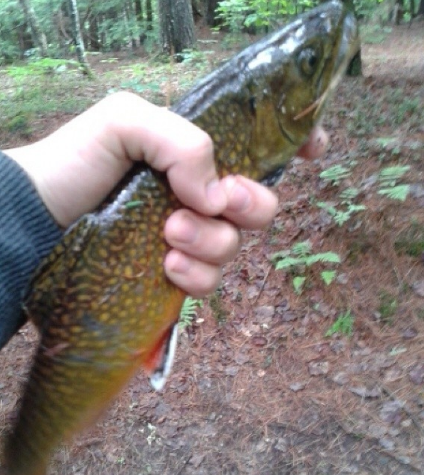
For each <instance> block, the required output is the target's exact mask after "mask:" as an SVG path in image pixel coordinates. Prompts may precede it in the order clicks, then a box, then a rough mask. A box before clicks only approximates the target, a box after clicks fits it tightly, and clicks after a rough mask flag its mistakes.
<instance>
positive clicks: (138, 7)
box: [134, 0, 146, 45]
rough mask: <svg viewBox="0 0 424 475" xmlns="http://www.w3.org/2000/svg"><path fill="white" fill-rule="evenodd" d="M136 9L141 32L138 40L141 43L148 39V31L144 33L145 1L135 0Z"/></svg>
mask: <svg viewBox="0 0 424 475" xmlns="http://www.w3.org/2000/svg"><path fill="white" fill-rule="evenodd" d="M134 11H135V17H136V19H137V25H138V28H139V31H140V34H139V36H138V41H139V42H140V45H142V44H143V43H144V40H145V39H146V33H144V31H143V30H144V15H143V2H142V0H134Z"/></svg>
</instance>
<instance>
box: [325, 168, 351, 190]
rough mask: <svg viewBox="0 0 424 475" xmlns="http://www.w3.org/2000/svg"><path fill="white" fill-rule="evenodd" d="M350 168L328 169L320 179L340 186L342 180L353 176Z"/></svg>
mask: <svg viewBox="0 0 424 475" xmlns="http://www.w3.org/2000/svg"><path fill="white" fill-rule="evenodd" d="M351 173H352V172H351V170H350V168H347V167H344V166H343V165H333V166H332V167H330V168H327V169H326V170H324V171H323V172H321V173H320V174H319V176H320V178H321V179H322V180H324V181H328V182H330V183H331V184H332V185H335V186H337V185H339V184H340V182H341V181H342V180H344V179H345V178H348V177H349V176H350V175H351Z"/></svg>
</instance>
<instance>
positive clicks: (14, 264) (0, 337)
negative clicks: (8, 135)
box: [0, 152, 62, 348]
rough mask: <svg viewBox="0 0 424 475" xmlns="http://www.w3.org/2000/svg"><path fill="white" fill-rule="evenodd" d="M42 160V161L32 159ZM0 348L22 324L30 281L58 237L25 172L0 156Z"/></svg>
mask: <svg viewBox="0 0 424 475" xmlns="http://www.w3.org/2000/svg"><path fill="white" fill-rule="evenodd" d="M37 158H40V159H42V157H34V160H37ZM0 190H1V191H0V348H1V347H2V346H4V345H5V344H6V343H7V341H8V340H9V339H10V338H11V336H12V335H13V334H14V333H15V332H16V331H17V330H18V329H19V327H20V326H21V325H22V324H23V323H24V322H25V317H24V315H23V312H22V299H23V297H24V295H25V292H26V290H27V288H28V285H29V283H30V280H31V277H32V275H33V274H34V272H35V270H36V268H37V267H38V265H39V264H40V262H41V260H42V259H43V257H45V256H46V255H47V254H49V252H50V251H51V250H52V248H53V247H54V246H55V245H56V244H57V242H58V241H59V240H60V238H61V236H62V231H61V229H60V228H59V226H58V225H57V224H56V222H55V221H54V219H53V217H52V216H51V214H50V213H49V211H48V210H47V208H46V207H45V205H44V203H43V201H42V200H41V198H40V196H39V194H38V193H37V191H36V189H35V187H34V185H33V184H32V182H31V180H30V178H29V177H28V175H27V174H26V173H25V171H24V170H23V169H22V168H21V167H20V166H19V165H18V164H17V163H16V162H15V161H14V160H11V159H10V158H9V157H7V156H6V155H4V154H3V153H2V152H0Z"/></svg>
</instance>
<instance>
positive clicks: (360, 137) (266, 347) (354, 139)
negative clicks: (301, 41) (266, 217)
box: [0, 22, 424, 475]
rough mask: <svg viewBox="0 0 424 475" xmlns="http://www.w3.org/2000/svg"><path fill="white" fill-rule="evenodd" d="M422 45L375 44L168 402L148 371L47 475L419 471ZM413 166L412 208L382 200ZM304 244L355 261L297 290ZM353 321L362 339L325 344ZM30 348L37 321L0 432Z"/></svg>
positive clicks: (212, 310)
mask: <svg viewBox="0 0 424 475" xmlns="http://www.w3.org/2000/svg"><path fill="white" fill-rule="evenodd" d="M423 45H424V28H423V23H422V22H421V23H416V24H413V25H412V27H411V28H408V26H400V27H396V28H394V29H393V31H392V33H391V34H389V36H388V37H387V38H386V40H385V41H384V42H383V43H380V44H368V45H364V47H363V50H362V54H363V63H364V77H363V78H360V79H351V78H346V79H345V80H344V81H343V84H342V85H341V87H340V88H339V90H338V93H337V97H336V98H335V99H334V101H333V104H332V106H331V107H330V108H329V109H330V110H329V111H328V113H327V119H326V121H325V126H326V128H327V130H328V131H329V132H330V135H331V147H330V149H329V151H328V153H327V154H326V155H325V157H323V158H322V159H320V160H316V161H313V162H305V161H303V160H301V159H298V158H297V159H294V160H293V162H292V164H291V165H290V167H289V168H288V170H287V172H286V174H285V178H284V180H283V182H282V183H281V184H280V185H279V187H278V195H279V198H280V209H279V214H278V217H277V218H276V219H275V222H274V225H273V227H272V228H271V229H269V230H268V231H266V232H246V233H244V239H243V241H244V245H243V249H242V252H241V254H240V256H239V257H238V258H237V259H236V261H235V262H234V263H232V264H231V265H229V266H227V267H226V268H225V273H224V282H223V285H222V287H221V289H220V290H219V292H218V293H217V294H216V295H215V296H213V297H212V298H210V299H209V300H207V301H205V306H204V308H203V309H201V310H199V312H198V315H197V319H196V321H195V323H194V325H193V326H192V327H190V328H188V329H187V330H185V331H184V332H183V333H182V335H181V338H180V344H179V348H178V355H177V360H176V363H175V367H174V370H173V373H172V375H171V377H170V379H169V382H168V384H167V386H166V387H165V390H164V392H163V393H160V394H156V393H154V392H153V391H152V389H151V388H150V386H149V384H148V382H147V380H146V378H145V377H144V375H143V374H140V375H138V376H137V377H136V378H135V379H134V380H133V381H132V382H131V384H130V385H129V387H128V388H127V389H126V390H125V391H124V393H123V394H122V395H121V396H120V397H119V398H118V399H117V401H116V402H115V403H114V404H113V406H112V407H111V408H110V409H109V410H108V412H107V414H106V415H105V417H104V418H103V419H102V420H101V421H100V422H99V423H98V424H97V425H96V426H95V427H94V428H92V429H90V430H89V431H88V432H87V433H85V434H84V435H81V436H79V437H78V438H77V439H76V440H75V443H74V444H73V445H67V446H65V447H62V448H61V449H60V450H59V451H58V453H57V454H56V455H55V458H54V461H53V464H52V469H51V475H59V474H60V475H71V474H72V475H98V474H102V473H103V474H107V475H123V474H125V475H145V474H163V475H171V474H172V475H194V474H196V475H217V474H223V475H224V474H225V475H238V474H240V475H241V474H246V475H259V474H261V475H285V474H291V475H318V474H320V475H321V474H322V475H333V474H334V475H336V474H337V475H338V474H358V475H370V474H378V475H386V474H387V475H389V474H393V475H412V474H423V473H424V449H423V439H424V427H423V423H424V339H423V336H424V184H423V183H424V180H423V178H424V161H423V157H424V121H423V119H424V115H423V114H422V109H423V106H424V86H423V82H424V59H423V58H424V56H423V53H422V49H423ZM417 104H418V105H417ZM57 122H58V121H57V118H55V117H53V118H52V117H50V118H46V122H45V126H44V128H43V130H44V131H47V130H51V129H52V127H53V126H56V125H57ZM335 164H342V165H344V166H349V167H351V169H352V172H351V174H350V175H349V176H348V177H347V178H344V179H342V180H341V182H340V183H339V184H338V185H337V186H335V185H332V184H329V183H328V182H325V181H324V180H323V179H321V178H320V177H319V174H320V173H321V172H322V170H324V169H327V168H328V167H330V166H332V165H335ZM406 164H407V165H409V166H410V170H409V171H408V172H407V174H406V175H405V177H403V178H402V182H403V183H408V184H410V193H409V196H408V198H407V199H406V201H405V202H399V201H395V200H390V199H388V198H385V197H384V196H382V195H379V194H378V193H377V190H378V178H377V172H378V170H380V169H381V168H382V166H384V167H388V166H393V165H406ZM353 186H354V187H356V188H357V189H358V190H359V194H358V196H357V197H356V199H355V202H357V203H360V204H363V205H365V206H366V210H365V211H363V212H360V213H357V214H355V215H354V216H353V217H352V218H351V219H350V220H349V221H348V222H347V223H346V224H345V225H344V226H341V227H339V226H338V225H336V224H335V223H334V221H332V220H331V218H330V217H329V215H328V213H327V212H325V211H324V210H322V209H320V208H319V207H317V206H316V205H315V203H317V202H320V201H326V202H332V203H333V204H334V203H339V202H340V191H341V190H343V189H345V188H347V187H353ZM305 240H309V241H310V242H311V243H312V246H313V251H314V252H324V251H333V252H337V253H338V254H339V255H340V256H341V259H342V262H341V264H339V265H338V266H336V267H334V266H325V265H324V264H321V265H318V267H317V266H311V267H310V268H307V269H304V275H305V276H306V281H305V282H306V284H305V287H304V289H303V291H302V292H301V293H300V294H298V293H296V292H295V291H294V289H293V285H292V279H293V276H294V275H293V273H291V272H286V271H282V270H275V267H274V265H273V263H272V261H271V259H270V256H272V255H273V254H274V253H275V252H277V251H281V250H286V249H290V248H291V247H292V245H293V244H294V243H296V242H300V241H305ZM420 246H421V247H420ZM411 248H413V249H415V250H416V249H418V251H416V252H412V251H411ZM327 267H331V268H334V269H335V270H336V271H337V277H336V279H335V281H334V282H332V283H331V284H330V285H328V286H326V285H325V284H324V283H323V282H322V280H321V279H320V271H322V270H323V269H326V268H327ZM298 272H302V269H301V270H299V271H298ZM346 312H350V315H351V316H352V317H353V319H354V320H353V331H352V334H351V335H347V334H344V333H343V332H341V331H339V332H336V333H334V334H333V335H332V336H325V335H326V333H327V331H328V330H329V328H330V327H331V326H332V324H333V323H334V322H335V321H336V320H337V318H338V317H339V316H340V315H341V314H345V313H346ZM35 343H36V334H35V332H34V330H33V329H32V328H31V327H30V326H27V327H25V328H24V329H23V330H22V331H20V332H19V334H18V335H17V336H16V337H15V338H14V339H13V340H12V341H11V342H10V344H9V345H8V346H7V347H6V348H5V349H4V350H3V351H2V352H1V353H0V437H1V435H2V434H4V432H5V431H6V428H7V426H8V425H9V423H10V421H11V419H12V418H13V410H14V406H15V404H16V402H17V399H18V397H19V393H20V386H21V384H22V383H23V382H24V381H25V377H26V372H27V368H28V364H29V361H30V356H31V348H33V347H34V346H35Z"/></svg>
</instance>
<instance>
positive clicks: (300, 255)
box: [271, 241, 341, 294]
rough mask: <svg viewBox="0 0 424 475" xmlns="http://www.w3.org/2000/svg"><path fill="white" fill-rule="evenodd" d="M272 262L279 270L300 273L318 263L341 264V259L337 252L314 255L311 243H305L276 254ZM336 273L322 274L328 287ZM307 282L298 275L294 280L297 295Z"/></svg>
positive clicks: (326, 272)
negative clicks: (304, 268)
mask: <svg viewBox="0 0 424 475" xmlns="http://www.w3.org/2000/svg"><path fill="white" fill-rule="evenodd" d="M271 260H272V261H273V263H274V265H275V268H276V269H277V270H279V269H283V270H287V271H294V272H296V271H298V272H299V271H300V270H301V268H302V267H310V266H312V265H314V264H316V263H318V262H321V263H325V264H339V263H340V261H341V260H340V257H339V255H338V254H336V253H335V252H331V251H330V252H319V253H316V254H313V253H312V246H311V243H310V242H309V241H303V242H300V243H297V244H294V245H293V246H292V248H291V249H290V250H286V251H280V252H277V253H275V254H274V255H273V256H272V257H271ZM335 275H336V272H335V271H328V270H324V271H322V272H321V278H322V280H323V282H324V283H325V284H326V285H329V284H331V282H333V280H334V278H335ZM305 281H306V277H305V276H303V275H296V276H295V277H294V278H293V287H294V290H295V292H296V293H297V294H300V293H301V292H302V289H303V287H304V284H305Z"/></svg>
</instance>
